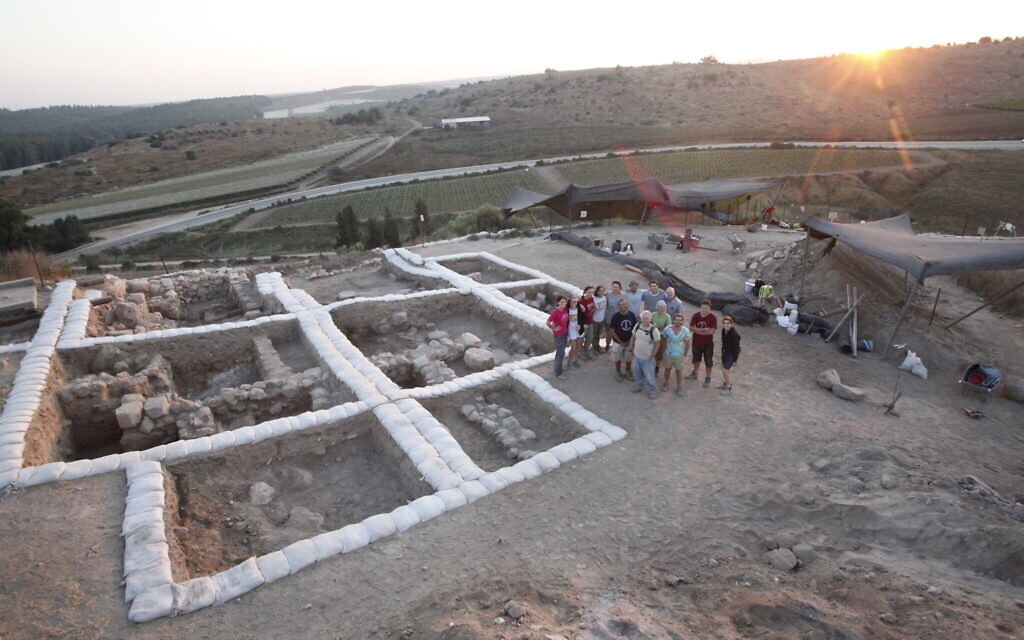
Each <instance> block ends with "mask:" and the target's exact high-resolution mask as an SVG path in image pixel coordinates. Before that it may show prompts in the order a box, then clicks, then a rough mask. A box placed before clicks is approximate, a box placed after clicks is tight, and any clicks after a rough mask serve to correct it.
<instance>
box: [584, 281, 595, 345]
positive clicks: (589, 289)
mask: <svg viewBox="0 0 1024 640" xmlns="http://www.w3.org/2000/svg"><path fill="white" fill-rule="evenodd" d="M596 309H597V303H595V302H594V285H592V284H588V285H587V286H585V287H583V297H582V298H580V314H581V317H582V319H583V349H582V354H581V355H582V356H583V359H584V360H592V359H593V358H594V356H593V355H591V352H592V351H593V350H594V311H595V310H596Z"/></svg>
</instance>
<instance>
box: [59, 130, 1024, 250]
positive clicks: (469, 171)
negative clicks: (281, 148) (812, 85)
mask: <svg viewBox="0 0 1024 640" xmlns="http://www.w3.org/2000/svg"><path fill="white" fill-rule="evenodd" d="M771 144H772V143H768V142H740V143H729V144H698V145H684V146H672V147H657V148H653V149H630V150H619V151H614V152H611V153H614V154H615V155H620V156H621V155H629V154H632V153H661V152H665V151H682V150H684V149H737V148H764V147H769V146H771ZM794 144H796V145H797V146H800V147H826V146H832V147H843V148H882V149H896V148H904V149H964V150H1012V151H1024V142H1022V141H1020V140H949V141H935V142H796V143H794ZM608 154H609V152H603V153H586V154H575V155H571V156H558V157H553V158H544V159H543V160H515V161H510V162H495V163H492V164H479V165H473V166H468V167H452V168H449V169H434V170H432V171H420V172H416V173H403V174H396V175H391V176H382V177H379V178H367V179H364V180H355V181H353V182H342V183H339V184H333V185H328V186H325V187H316V188H313V189H304V190H299V191H292V192H288V193H279V194H277V195H274V196H271V197H268V198H260V199H257V200H247V201H245V202H240V203H237V204H233V205H230V206H226V207H223V208H220V209H215V210H212V211H207V210H206V209H203V210H198V211H196V212H195V215H194V216H191V217H186V218H184V219H181V218H179V219H177V220H175V221H173V222H165V221H161V220H158V219H154V221H153V226H152V227H149V228H145V229H141V230H139V231H137V232H135V233H132V234H130V235H126V236H122V237H120V238H113V239H110V240H101V241H98V242H93V243H90V244H87V245H83V246H81V247H78V248H77V249H73V250H71V251H68V252H65V253H62V254H59V255H57V256H55V258H56V259H57V260H59V261H62V262H70V261H74V260H77V259H78V257H79V256H81V255H83V254H87V253H98V252H100V251H103V250H105V249H109V248H111V247H116V246H124V245H130V244H134V243H136V242H141V241H142V240H146V239H148V238H151V237H153V236H156V235H159V234H161V233H169V232H172V231H182V230H184V229H188V228H190V227H195V226H199V225H204V224H209V223H211V222H216V221H218V220H223V219H224V218H230V217H232V216H235V215H237V214H239V213H242V212H244V211H248V210H249V209H255V210H256V211H260V210H262V209H267V208H270V207H272V206H274V205H275V204H277V203H281V202H286V201H288V200H289V199H290V200H292V201H296V200H301V199H303V198H305V199H307V200H308V199H311V198H320V197H324V196H333V195H338V194H341V193H348V192H350V191H360V190H362V189H366V188H369V187H382V186H388V185H396V184H404V183H408V182H412V181H414V180H418V181H425V180H437V179H440V178H448V177H454V176H467V175H473V174H481V173H487V172H488V171H496V170H500V169H515V168H525V167H534V166H536V165H537V164H538V163H539V162H542V163H543V164H550V163H557V162H565V161H570V160H587V159H592V158H605V157H607V156H608ZM204 211H206V212H205V213H204ZM64 215H74V211H66V212H64Z"/></svg>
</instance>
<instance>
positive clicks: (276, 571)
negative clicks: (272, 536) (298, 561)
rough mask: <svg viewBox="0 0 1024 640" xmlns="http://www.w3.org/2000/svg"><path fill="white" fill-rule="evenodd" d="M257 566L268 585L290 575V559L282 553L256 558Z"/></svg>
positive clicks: (275, 552)
mask: <svg viewBox="0 0 1024 640" xmlns="http://www.w3.org/2000/svg"><path fill="white" fill-rule="evenodd" d="M256 566H257V567H258V568H259V570H260V574H261V575H262V576H263V581H264V582H265V583H267V584H269V583H271V582H274V581H275V580H280V579H281V578H283V577H285V576H287V575H288V572H289V566H288V558H287V557H285V555H284V553H283V552H282V551H274V552H272V553H268V554H266V555H262V556H260V557H258V558H256Z"/></svg>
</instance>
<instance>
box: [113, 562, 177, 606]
mask: <svg viewBox="0 0 1024 640" xmlns="http://www.w3.org/2000/svg"><path fill="white" fill-rule="evenodd" d="M173 580H174V579H173V578H172V577H171V563H170V562H157V563H155V564H152V565H150V566H148V567H146V568H145V569H142V570H140V571H136V572H135V573H133V574H131V575H130V576H127V577H126V578H125V579H124V601H125V602H131V601H132V600H134V599H135V597H136V596H137V595H139V594H140V593H142V592H143V591H145V590H146V589H152V588H153V587H159V586H161V585H165V584H170V583H171V582H173Z"/></svg>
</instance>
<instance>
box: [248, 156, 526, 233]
mask: <svg viewBox="0 0 1024 640" xmlns="http://www.w3.org/2000/svg"><path fill="white" fill-rule="evenodd" d="M515 186H520V187H523V188H524V189H529V190H530V191H538V192H543V191H544V189H543V187H542V185H541V184H540V182H539V181H538V180H537V178H536V176H535V175H534V174H532V173H530V172H529V171H525V170H521V169H520V170H516V171H502V172H500V173H492V174H487V175H482V176H468V177H465V178H450V179H447V180H431V181H428V182H415V183H411V184H404V185H400V186H394V187H383V188H378V189H368V190H365V191H359V192H355V193H350V194H343V195H339V196H332V197H329V198H317V199H315V200H310V201H308V202H303V203H299V204H292V205H288V206H284V207H280V208H277V209H275V210H274V211H273V213H271V214H270V215H269V216H268V217H267V218H265V219H264V220H263V222H262V225H261V226H268V227H269V226H275V225H289V224H296V223H309V222H334V218H335V216H337V214H338V213H339V212H340V211H341V210H342V209H343V208H344V207H345V206H351V207H352V209H353V210H354V211H355V212H356V215H358V216H366V215H373V214H381V213H383V211H384V209H385V208H388V209H390V210H391V212H392V213H394V214H396V215H399V216H404V215H406V214H411V213H412V212H413V210H414V207H415V204H416V200H417V199H419V198H422V199H423V201H424V202H426V203H427V210H428V211H430V212H431V213H438V212H456V211H472V210H475V209H477V208H479V207H481V206H483V205H485V204H491V205H495V206H501V205H502V203H504V202H505V198H506V197H507V196H508V194H509V192H510V191H512V187H515Z"/></svg>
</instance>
